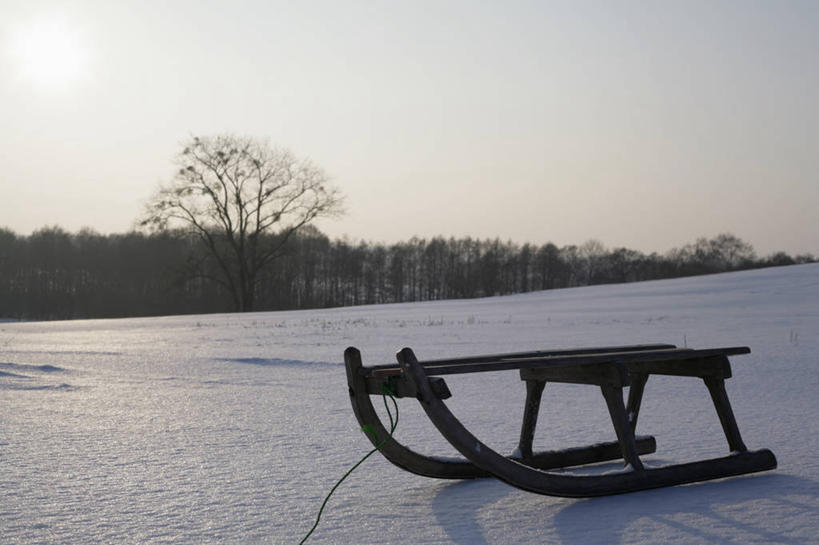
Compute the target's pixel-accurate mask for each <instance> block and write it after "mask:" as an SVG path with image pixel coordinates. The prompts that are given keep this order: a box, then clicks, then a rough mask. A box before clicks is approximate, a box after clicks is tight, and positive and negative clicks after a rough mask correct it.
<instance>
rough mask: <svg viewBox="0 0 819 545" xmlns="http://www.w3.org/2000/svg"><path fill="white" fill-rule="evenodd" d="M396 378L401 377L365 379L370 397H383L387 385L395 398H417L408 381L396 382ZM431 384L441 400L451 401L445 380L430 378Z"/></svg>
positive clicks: (450, 394)
mask: <svg viewBox="0 0 819 545" xmlns="http://www.w3.org/2000/svg"><path fill="white" fill-rule="evenodd" d="M396 378H399V377H387V378H374V377H368V378H366V379H364V380H365V382H366V385H367V393H369V394H370V395H381V393H382V391H383V390H382V388H383V386H384V385H385V384H386V385H387V388H388V389H389V391H390V392H392V395H393V397H398V398H401V397H415V396H416V395H417V394H418V392H416V391H415V389H414V388H413V386H412V385H411V384H409V383H408V382H407V381H406V380H395V379H396ZM390 379H392V380H390ZM429 383H430V386H431V387H432V391H433V392H435V394H436V395H437V396H438V397H439V398H441V399H449V398H450V397H452V393H451V392H450V391H449V387H448V386H447V385H446V382H444V379H442V378H440V377H430V381H429Z"/></svg>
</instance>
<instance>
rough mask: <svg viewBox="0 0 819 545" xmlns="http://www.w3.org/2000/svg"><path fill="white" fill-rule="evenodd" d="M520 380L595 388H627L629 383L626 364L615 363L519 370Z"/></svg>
mask: <svg viewBox="0 0 819 545" xmlns="http://www.w3.org/2000/svg"><path fill="white" fill-rule="evenodd" d="M520 378H521V380H527V381H528V380H540V381H547V382H562V383H569V384H594V385H597V386H600V385H603V384H614V385H617V386H628V385H629V383H630V377H629V371H628V367H627V366H626V364H624V363H621V362H617V361H609V362H603V363H586V364H582V365H565V366H560V367H541V368H537V369H521V370H520Z"/></svg>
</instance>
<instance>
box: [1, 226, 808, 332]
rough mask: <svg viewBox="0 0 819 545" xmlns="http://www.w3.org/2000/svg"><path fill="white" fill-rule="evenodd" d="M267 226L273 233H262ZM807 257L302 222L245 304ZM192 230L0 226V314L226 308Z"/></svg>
mask: <svg viewBox="0 0 819 545" xmlns="http://www.w3.org/2000/svg"><path fill="white" fill-rule="evenodd" d="M267 236H273V235H267ZM813 261H815V257H814V256H812V255H799V256H790V255H788V254H786V253H784V252H778V253H775V254H773V255H770V256H768V257H765V258H759V257H757V255H756V253H755V251H754V249H753V247H752V246H751V245H750V244H748V243H747V242H745V241H743V240H741V239H739V238H737V237H736V236H734V235H731V234H720V235H717V236H715V237H713V238H710V239H706V238H701V239H698V240H696V241H695V242H692V243H690V244H687V245H685V246H683V247H680V248H674V249H672V250H670V251H668V252H667V253H665V254H663V255H660V254H657V253H652V254H648V255H646V254H644V253H642V252H639V251H636V250H630V249H628V248H615V249H608V248H606V247H605V246H604V245H603V244H602V243H601V242H600V241H597V240H589V241H587V242H585V243H583V244H581V245H579V246H577V245H568V246H562V247H558V246H556V245H554V244H552V243H546V244H542V245H534V244H528V243H527V244H517V243H514V242H511V241H501V240H499V239H489V240H479V239H474V238H443V237H434V238H429V239H426V238H417V237H414V238H412V239H410V240H408V241H406V242H398V243H393V244H384V243H376V242H365V241H359V242H353V241H350V240H347V239H334V240H331V239H330V238H329V237H328V236H326V235H325V234H323V233H321V232H320V231H318V230H317V229H316V228H315V227H313V226H307V227H305V228H303V229H301V230H300V231H299V232H298V233H297V234H296V236H293V237H290V238H289V239H288V240H287V241H286V242H285V243H284V244H283V245H282V249H281V251H280V253H279V255H277V256H276V259H275V260H274V261H273V262H272V263H271V265H270V266H269V267H267V268H266V269H265V270H264V271H263V272H262V274H261V275H260V276H259V278H258V279H257V284H258V285H257V288H256V289H257V292H256V304H255V308H254V310H257V311H267V310H285V309H305V308H317V307H336V306H349V305H364V304H380V303H399V302H405V301H428V300H437V299H457V298H473V297H487V296H493V295H506V294H512V293H521V292H528V291H535V290H549V289H557V288H568V287H574V286H584V285H591V284H608V283H621V282H636V281H642V280H652V279H660V278H672V277H680V276H690V275H698V274H708V273H718V272H725V271H734V270H741V269H750V268H759V267H769V266H781V265H792V264H798V263H807V262H813ZM213 268H214V264H213V262H212V261H211V260H209V259H208V252H207V249H206V248H204V247H203V246H202V244H201V241H200V239H199V238H198V237H196V236H192V235H191V234H190V233H187V232H185V231H181V230H180V231H168V230H166V231H160V232H154V233H144V232H137V231H134V232H129V233H125V234H111V235H102V234H99V233H96V232H94V231H92V230H88V229H84V230H81V231H79V232H77V233H69V232H67V231H65V230H63V229H61V228H59V227H47V228H43V229H40V230H38V231H35V232H34V233H32V234H31V235H28V236H22V235H18V234H15V233H14V232H13V231H10V230H8V229H0V318H5V319H17V320H63V319H80V318H115V317H132V316H156V315H171V314H191V313H215V312H230V311H233V310H235V308H234V305H233V302H232V300H231V295H230V293H229V291H228V290H226V289H225V287H224V286H223V285H222V284H221V283H219V282H217V281H216V280H217V276H218V275H217V274H216V271H214V270H213Z"/></svg>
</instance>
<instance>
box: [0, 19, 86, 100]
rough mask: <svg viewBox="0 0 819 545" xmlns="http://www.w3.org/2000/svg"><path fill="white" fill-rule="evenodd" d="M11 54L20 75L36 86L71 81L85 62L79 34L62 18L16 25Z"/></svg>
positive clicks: (81, 70) (52, 85)
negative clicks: (18, 26)
mask: <svg viewBox="0 0 819 545" xmlns="http://www.w3.org/2000/svg"><path fill="white" fill-rule="evenodd" d="M11 53H12V55H13V56H14V57H15V59H16V61H17V64H18V67H19V69H20V71H21V74H22V75H23V76H24V77H25V78H26V79H29V80H31V81H33V82H35V83H36V84H38V85H39V86H42V87H45V88H48V89H56V88H60V87H65V86H68V85H70V84H72V83H73V82H74V81H76V80H77V79H78V78H79V77H80V76H82V75H83V72H84V70H85V67H86V64H87V56H88V55H87V51H86V50H85V48H84V46H83V43H82V40H81V39H80V35H79V33H78V32H77V31H76V30H75V29H74V28H72V27H71V26H70V25H69V24H67V23H66V22H65V21H62V20H45V19H44V20H40V21H36V22H33V23H31V24H29V25H25V26H22V27H20V28H19V29H18V30H17V33H16V34H15V35H14V36H13V37H12V44H11Z"/></svg>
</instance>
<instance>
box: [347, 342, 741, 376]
mask: <svg viewBox="0 0 819 545" xmlns="http://www.w3.org/2000/svg"><path fill="white" fill-rule="evenodd" d="M748 353H750V349H748V347H745V346H737V347H726V348H708V349H702V350H694V349H690V348H668V349H659V350H645V351H627V352H604V353H587V354H572V355H559V356H538V357H523V358H519V357H511V358H506V357H500V358H498V359H494V360H491V361H479V362H459V363H458V364H454V365H451V364H437V363H430V362H421V365H422V366H423V367H424V371H425V372H426V373H427V374H428V375H433V376H441V375H455V374H463V373H483V372H489V371H508V370H511V369H538V368H551V367H567V366H572V365H589V364H596V363H610V362H621V363H626V364H629V365H631V364H633V363H637V362H664V361H665V362H667V361H674V360H678V361H686V360H700V359H703V358H710V357H713V356H731V355H739V354H748ZM363 372H364V373H365V374H366V376H368V377H388V376H397V375H400V374H401V372H402V370H401V368H400V367H395V366H391V367H384V366H378V367H371V368H366V369H365V370H364V371H363Z"/></svg>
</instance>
